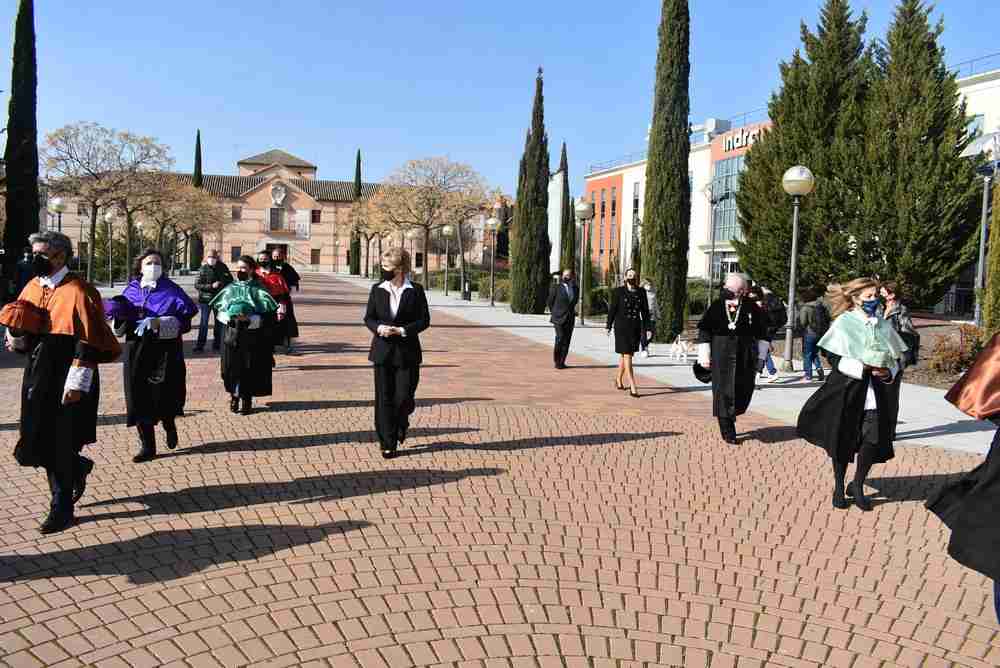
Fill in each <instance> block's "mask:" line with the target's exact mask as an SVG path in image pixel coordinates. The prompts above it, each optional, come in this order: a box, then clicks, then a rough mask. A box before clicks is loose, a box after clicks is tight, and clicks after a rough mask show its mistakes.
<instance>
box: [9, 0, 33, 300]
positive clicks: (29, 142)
mask: <svg viewBox="0 0 1000 668" xmlns="http://www.w3.org/2000/svg"><path fill="white" fill-rule="evenodd" d="M11 69H12V73H11V87H10V92H11V95H10V105H9V107H8V118H7V145H6V147H5V148H4V156H3V157H4V163H5V165H6V170H7V196H6V198H5V200H6V216H7V221H6V226H5V228H4V234H3V247H4V249H5V250H6V253H5V255H4V258H5V259H4V265H5V266H4V272H3V273H2V275H4V276H7V277H10V276H12V275H13V264H14V263H15V262H17V260H18V258H20V257H21V249H22V248H24V246H25V245H26V244H27V243H28V236H29V235H30V234H31V233H33V232H37V231H38V219H39V213H40V208H41V203H40V201H39V194H38V120H37V114H36V109H37V102H38V99H37V91H38V67H37V62H36V60H35V4H34V2H32V0H21V4H20V5H19V7H18V11H17V18H16V19H15V23H14V55H13V66H12V68H11ZM3 296H4V297H5V296H6V295H3Z"/></svg>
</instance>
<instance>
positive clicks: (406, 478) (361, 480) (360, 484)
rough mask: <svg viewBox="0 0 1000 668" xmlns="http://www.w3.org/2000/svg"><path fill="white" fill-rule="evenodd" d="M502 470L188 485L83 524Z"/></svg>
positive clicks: (112, 502) (135, 499) (304, 499)
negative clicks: (133, 508)
mask: <svg viewBox="0 0 1000 668" xmlns="http://www.w3.org/2000/svg"><path fill="white" fill-rule="evenodd" d="M503 472H504V469H498V468H472V469H459V470H457V471H444V470H435V469H385V470H381V471H361V472H355V473H336V474H333V475H319V476H312V477H309V478H298V479H296V480H289V481H283V482H246V483H227V484H221V485H204V486H201V487H188V488H186V489H181V490H177V491H174V492H150V493H148V494H139V495H137V496H130V497H125V498H120V499H108V500H106V501H96V502H94V503H88V504H85V505H83V506H81V507H82V508H97V507H102V506H116V505H122V504H138V505H141V506H143V507H142V508H139V509H135V510H116V511H112V512H107V513H99V514H96V515H84V516H81V517H80V518H79V521H80V522H81V523H84V522H97V521H102V520H128V519H136V518H141V517H149V516H155V515H183V514H185V513H203V512H213V511H222V510H230V509H233V508H244V507H246V506H253V505H257V504H262V503H269V504H270V503H299V504H301V503H322V502H325V501H341V500H343V499H350V498H352V497H356V496H369V495H372V494H382V493H385V492H401V491H404V490H410V489H421V488H424V487H432V486H434V485H445V484H448V483H452V482H458V481H459V480H463V479H465V478H471V477H479V476H496V475H500V474H501V473H503Z"/></svg>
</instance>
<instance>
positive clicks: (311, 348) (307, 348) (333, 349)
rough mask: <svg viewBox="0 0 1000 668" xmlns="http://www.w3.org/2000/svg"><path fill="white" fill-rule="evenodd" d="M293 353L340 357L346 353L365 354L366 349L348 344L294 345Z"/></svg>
mask: <svg viewBox="0 0 1000 668" xmlns="http://www.w3.org/2000/svg"><path fill="white" fill-rule="evenodd" d="M295 351H296V352H297V353H298V354H300V355H304V354H308V353H323V354H327V355H340V354H347V353H367V352H368V348H367V347H361V346H355V345H352V344H349V343H340V342H330V343H296V344H295Z"/></svg>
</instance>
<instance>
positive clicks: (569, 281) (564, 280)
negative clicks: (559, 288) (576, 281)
mask: <svg viewBox="0 0 1000 668" xmlns="http://www.w3.org/2000/svg"><path fill="white" fill-rule="evenodd" d="M562 282H563V283H572V282H573V279H572V278H571V277H570V276H563V278H562Z"/></svg>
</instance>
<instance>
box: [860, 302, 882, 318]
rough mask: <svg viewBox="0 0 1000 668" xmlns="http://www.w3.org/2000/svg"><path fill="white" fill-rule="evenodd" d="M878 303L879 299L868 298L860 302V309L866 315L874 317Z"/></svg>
mask: <svg viewBox="0 0 1000 668" xmlns="http://www.w3.org/2000/svg"><path fill="white" fill-rule="evenodd" d="M878 305H879V300H877V299H869V300H867V301H863V302H861V310H862V311H864V312H865V314H866V315H867V316H868V317H874V316H875V313H876V312H877V311H878Z"/></svg>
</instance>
